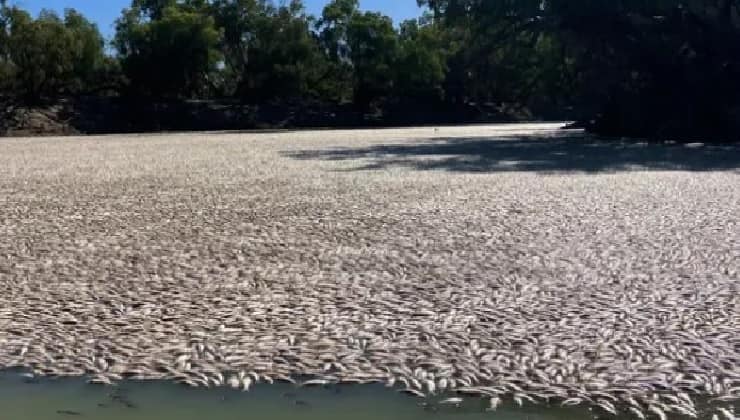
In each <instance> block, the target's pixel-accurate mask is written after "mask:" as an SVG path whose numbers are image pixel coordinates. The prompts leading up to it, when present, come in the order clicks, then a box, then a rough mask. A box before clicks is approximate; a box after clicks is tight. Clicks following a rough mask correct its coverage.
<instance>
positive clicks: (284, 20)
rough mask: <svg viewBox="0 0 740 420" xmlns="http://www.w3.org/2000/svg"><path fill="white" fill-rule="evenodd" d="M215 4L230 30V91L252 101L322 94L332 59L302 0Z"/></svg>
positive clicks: (227, 77)
mask: <svg viewBox="0 0 740 420" xmlns="http://www.w3.org/2000/svg"><path fill="white" fill-rule="evenodd" d="M213 10H214V13H215V15H216V16H217V22H218V25H219V27H220V28H221V29H222V30H223V33H224V42H223V49H224V52H225V68H224V69H223V73H222V74H223V75H224V78H223V80H224V81H225V82H226V83H227V84H226V85H225V89H224V90H225V91H227V92H230V93H233V94H235V95H237V96H238V97H240V98H241V99H243V100H250V101H263V100H270V99H275V98H283V99H287V98H296V97H312V96H318V95H319V92H320V91H321V89H320V84H321V81H322V79H323V78H324V77H325V73H326V67H327V60H326V59H325V57H324V55H323V53H322V51H321V50H320V48H319V44H318V42H317V40H316V38H315V36H314V34H313V33H312V32H311V31H310V25H311V20H310V19H309V17H308V16H307V15H306V14H305V12H304V9H303V5H302V3H301V2H300V1H297V0H294V1H292V2H291V3H289V4H288V5H284V6H280V7H274V6H273V5H272V4H270V3H267V2H265V1H258V0H236V1H233V0H232V1H229V0H221V1H217V2H215V3H214V5H213Z"/></svg>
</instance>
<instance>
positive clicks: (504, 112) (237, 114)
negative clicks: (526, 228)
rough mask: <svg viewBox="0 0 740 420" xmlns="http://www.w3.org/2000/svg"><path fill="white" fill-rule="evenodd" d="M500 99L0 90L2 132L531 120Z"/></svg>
mask: <svg viewBox="0 0 740 420" xmlns="http://www.w3.org/2000/svg"><path fill="white" fill-rule="evenodd" d="M533 119H534V117H533V116H532V115H531V114H530V113H529V112H528V111H527V110H524V109H517V108H511V107H507V106H505V105H498V106H496V105H493V104H488V105H476V104H463V105H458V106H452V105H443V104H430V103H393V104H385V105H384V106H383V107H382V109H377V110H372V111H368V110H366V111H362V110H359V109H357V108H356V107H354V106H352V105H350V104H336V103H327V102H319V101H300V102H290V101H288V102H279V103H277V102H276V103H265V104H248V103H242V102H239V101H234V100H190V101H188V100H164V99H158V100H155V99H151V98H126V97H95V96H81V97H70V98H59V99H56V100H49V101H46V103H43V104H38V105H24V104H19V103H13V102H10V101H3V100H2V98H0V136H6V137H22V136H69V135H83V134H87V135H90V134H124V133H157V132H183V131H225V130H257V129H259V130H270V129H294V128H302V129H306V128H327V127H331V128H361V127H413V126H418V125H454V124H473V123H475V124H481V123H502V122H517V121H525V120H533Z"/></svg>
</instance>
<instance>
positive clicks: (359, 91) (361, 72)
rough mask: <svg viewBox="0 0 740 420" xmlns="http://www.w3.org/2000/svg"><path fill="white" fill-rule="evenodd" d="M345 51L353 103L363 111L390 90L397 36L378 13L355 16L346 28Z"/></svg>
mask: <svg viewBox="0 0 740 420" xmlns="http://www.w3.org/2000/svg"><path fill="white" fill-rule="evenodd" d="M347 47H348V49H349V58H350V61H351V63H352V71H353V73H354V100H355V103H356V104H357V105H359V106H362V107H366V106H368V105H370V104H371V103H372V102H373V100H376V99H379V98H382V97H384V96H386V95H388V94H389V93H390V92H391V90H392V89H393V82H394V81H393V68H394V65H395V60H396V57H397V54H398V35H397V33H396V31H395V30H394V29H393V22H392V21H391V19H390V18H389V17H387V16H383V15H381V14H380V13H374V12H365V13H355V14H354V15H353V16H352V18H351V19H350V21H349V24H348V25H347Z"/></svg>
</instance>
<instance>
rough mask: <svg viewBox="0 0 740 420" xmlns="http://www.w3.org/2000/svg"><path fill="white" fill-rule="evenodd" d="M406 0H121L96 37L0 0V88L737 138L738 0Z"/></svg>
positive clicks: (74, 15)
mask: <svg viewBox="0 0 740 420" xmlns="http://www.w3.org/2000/svg"><path fill="white" fill-rule="evenodd" d="M406 1H413V0H406ZM418 3H419V4H420V5H421V6H423V7H424V10H425V12H424V13H423V15H422V16H420V17H419V18H418V19H413V20H409V21H406V22H395V23H394V22H393V21H392V20H391V18H390V17H388V16H386V15H383V14H382V13H379V12H372V11H365V10H361V9H360V6H359V2H358V0H331V1H329V2H328V4H327V5H326V6H325V7H324V9H323V11H322V13H321V15H320V16H311V15H309V14H308V13H306V11H305V8H304V5H303V3H302V2H301V0H291V1H287V2H274V1H271V0H132V2H131V4H130V6H129V7H128V8H126V9H125V10H123V11H122V13H121V16H120V18H119V19H118V21H117V23H116V32H115V35H114V37H113V39H112V40H111V42H110V46H111V47H112V48H110V49H108V50H106V48H105V43H104V41H103V38H102V37H101V35H100V32H99V31H98V29H97V27H96V26H95V25H94V24H93V23H91V22H90V21H88V20H87V19H86V18H85V17H84V16H82V15H81V14H80V13H78V12H76V11H74V10H67V11H66V12H65V13H64V16H58V15H56V14H55V13H53V12H49V11H43V12H41V13H40V14H39V15H38V16H36V17H33V16H31V15H29V14H28V13H27V12H25V11H23V10H22V9H20V8H19V7H17V6H9V5H8V4H7V2H6V1H4V0H0V92H2V93H3V94H4V95H6V96H12V97H17V98H22V99H23V100H38V99H40V98H44V97H54V96H58V95H75V94H80V93H88V92H98V91H103V90H104V91H105V92H108V94H111V93H112V94H117V95H129V96H131V95H133V96H137V97H150V98H152V97H153V98H179V99H196V98H197V99H208V98H233V99H237V100H239V101H244V102H250V103H264V102H275V101H277V102H280V101H294V100H298V101H301V100H311V101H323V102H331V103H352V104H354V105H356V106H357V108H358V109H361V110H364V111H368V110H380V111H382V110H383V109H386V108H388V107H389V105H391V104H399V103H403V104H406V105H404V106H407V107H413V106H414V104H420V105H423V106H430V104H436V105H435V106H440V107H457V106H462V105H466V104H487V105H489V106H493V107H501V106H504V105H513V106H516V107H520V108H522V109H526V110H528V114H527V115H531V116H533V117H539V118H564V119H582V120H584V121H587V122H588V123H587V125H588V126H589V128H591V129H592V130H594V131H597V132H600V133H605V134H613V135H629V136H640V137H653V138H669V137H683V138H689V137H701V136H706V137H710V138H718V139H719V138H723V139H728V138H729V139H737V138H738V133H740V122H739V121H740V99H739V98H740V95H739V93H740V77H739V76H740V51H739V49H740V42H738V41H740V0H593V1H588V2H574V1H571V0H418ZM106 51H108V52H109V53H108V54H106Z"/></svg>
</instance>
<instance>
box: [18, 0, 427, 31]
mask: <svg viewBox="0 0 740 420" xmlns="http://www.w3.org/2000/svg"><path fill="white" fill-rule="evenodd" d="M304 2H305V4H306V8H307V9H308V11H309V12H310V13H313V14H316V15H318V14H319V13H321V9H322V8H323V7H324V5H325V4H326V3H327V2H328V0H304ZM10 3H13V4H17V5H18V6H20V7H22V8H24V9H26V10H28V11H30V12H31V13H32V14H33V15H36V14H37V13H38V12H39V10H41V9H44V8H46V9H53V10H57V11H59V12H61V11H62V10H64V9H65V8H68V7H71V8H74V9H77V10H78V11H80V12H82V13H83V14H84V15H85V16H87V17H88V18H89V19H91V20H93V21H95V22H96V23H97V24H98V27H100V31H101V32H102V33H103V35H105V36H106V37H110V36H111V34H112V33H113V21H114V20H115V19H116V18H117V17H118V16H119V15H120V13H121V10H122V9H123V8H125V7H126V6H128V5H129V4H131V0H11V1H10ZM360 5H361V7H362V8H363V9H365V10H377V11H381V12H383V13H385V14H386V15H389V16H391V17H392V18H393V20H394V21H395V22H397V23H398V22H400V21H402V20H404V19H408V18H412V17H417V16H419V15H420V14H421V12H420V10H419V8H418V7H417V6H416V0H360Z"/></svg>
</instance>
